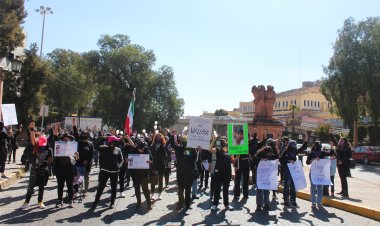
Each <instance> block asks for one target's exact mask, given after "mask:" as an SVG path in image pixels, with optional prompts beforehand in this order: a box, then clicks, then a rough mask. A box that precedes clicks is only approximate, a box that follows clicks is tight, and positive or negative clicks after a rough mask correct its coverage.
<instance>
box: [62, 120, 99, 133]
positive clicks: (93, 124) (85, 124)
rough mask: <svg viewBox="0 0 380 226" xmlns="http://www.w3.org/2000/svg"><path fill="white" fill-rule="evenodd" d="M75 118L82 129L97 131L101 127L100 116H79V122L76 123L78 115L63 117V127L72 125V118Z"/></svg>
mask: <svg viewBox="0 0 380 226" xmlns="http://www.w3.org/2000/svg"><path fill="white" fill-rule="evenodd" d="M73 118H75V119H76V124H77V126H78V125H79V126H78V129H79V127H80V128H82V129H90V130H92V129H96V130H97V131H99V130H101V128H102V119H101V118H91V117H80V122H79V123H78V117H65V128H68V127H72V126H73V121H72V119H73Z"/></svg>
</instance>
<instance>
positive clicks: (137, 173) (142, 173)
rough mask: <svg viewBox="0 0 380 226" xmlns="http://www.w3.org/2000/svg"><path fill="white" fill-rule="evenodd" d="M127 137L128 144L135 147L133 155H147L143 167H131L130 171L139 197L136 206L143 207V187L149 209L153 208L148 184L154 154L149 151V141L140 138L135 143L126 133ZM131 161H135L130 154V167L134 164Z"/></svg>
mask: <svg viewBox="0 0 380 226" xmlns="http://www.w3.org/2000/svg"><path fill="white" fill-rule="evenodd" d="M125 138H126V139H127V141H128V144H129V145H130V146H132V147H133V150H132V151H131V153H130V154H131V155H138V156H141V157H146V158H145V160H144V162H141V163H142V164H143V165H144V166H141V167H140V166H139V167H138V168H133V169H130V173H131V176H132V180H133V187H134V188H135V195H136V199H137V204H136V208H137V209H139V208H140V207H141V189H142V191H143V193H144V197H145V200H146V203H147V204H148V209H149V210H151V209H152V202H151V199H150V192H149V187H148V185H149V168H150V165H151V164H152V163H153V161H152V160H153V157H152V154H151V152H150V151H149V148H148V145H147V143H145V141H144V140H142V139H138V140H137V141H136V145H135V143H134V142H133V141H132V140H131V138H130V137H129V136H128V135H126V136H125ZM131 163H134V161H133V159H132V158H131V156H130V155H128V164H129V167H130V165H132V164H131ZM142 164H141V165H142ZM139 165H140V164H139Z"/></svg>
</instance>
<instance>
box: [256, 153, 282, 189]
mask: <svg viewBox="0 0 380 226" xmlns="http://www.w3.org/2000/svg"><path fill="white" fill-rule="evenodd" d="M277 174H278V160H261V161H260V162H259V166H258V167H257V188H258V189H262V190H277V189H278V183H277Z"/></svg>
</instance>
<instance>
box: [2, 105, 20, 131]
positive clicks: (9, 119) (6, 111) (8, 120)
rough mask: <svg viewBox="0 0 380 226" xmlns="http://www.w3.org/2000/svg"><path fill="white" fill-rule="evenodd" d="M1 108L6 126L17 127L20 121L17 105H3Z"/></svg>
mask: <svg viewBox="0 0 380 226" xmlns="http://www.w3.org/2000/svg"><path fill="white" fill-rule="evenodd" d="M1 106H2V107H1V112H2V114H3V122H4V126H11V125H17V124H18V121H17V113H16V106H15V104H2V105H1Z"/></svg>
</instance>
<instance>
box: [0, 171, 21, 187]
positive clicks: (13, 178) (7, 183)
mask: <svg viewBox="0 0 380 226" xmlns="http://www.w3.org/2000/svg"><path fill="white" fill-rule="evenodd" d="M24 175H25V170H24V168H23V167H21V168H20V169H18V170H17V171H13V172H12V176H11V177H10V178H9V179H7V180H5V181H1V182H0V191H2V190H3V189H5V188H7V187H9V186H10V185H11V184H13V183H15V182H16V181H17V180H18V179H19V178H21V177H23V176H24Z"/></svg>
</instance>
